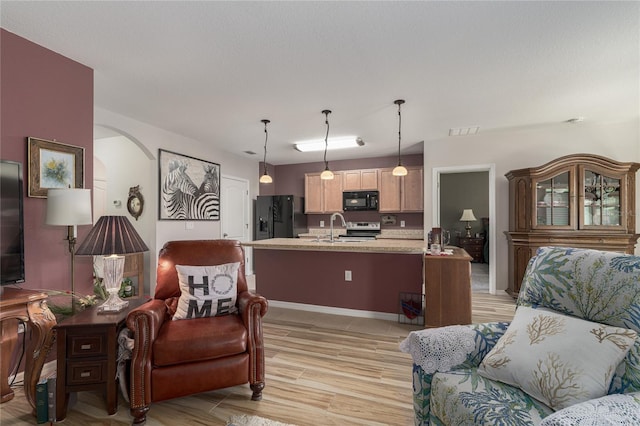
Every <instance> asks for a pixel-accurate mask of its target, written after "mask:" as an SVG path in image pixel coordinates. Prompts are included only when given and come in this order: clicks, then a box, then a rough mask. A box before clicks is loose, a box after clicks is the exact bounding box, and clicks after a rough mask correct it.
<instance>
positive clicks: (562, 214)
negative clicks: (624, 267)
mask: <svg viewBox="0 0 640 426" xmlns="http://www.w3.org/2000/svg"><path fill="white" fill-rule="evenodd" d="M639 168H640V164H638V163H621V162H618V161H615V160H611V159H608V158H605V157H601V156H597V155H589V154H576V155H568V156H565V157H561V158H558V159H556V160H554V161H551V162H550V163H547V164H545V165H543V166H540V167H535V168H529V169H520V170H513V171H510V172H509V173H507V174H506V177H507V179H508V180H509V232H508V233H507V238H508V240H509V270H510V273H509V275H510V276H509V289H508V290H507V291H508V292H509V293H511V294H512V295H513V296H517V294H518V292H519V289H520V281H521V280H522V277H523V276H524V269H525V268H526V265H527V263H528V261H529V259H530V258H531V257H532V256H533V255H534V254H535V251H536V250H537V248H538V247H541V246H544V245H559V246H565V247H582V248H594V249H600V250H612V251H620V252H626V253H633V252H634V248H635V244H636V242H637V239H638V235H637V234H636V233H635V177H636V171H637V170H638V169H639Z"/></svg>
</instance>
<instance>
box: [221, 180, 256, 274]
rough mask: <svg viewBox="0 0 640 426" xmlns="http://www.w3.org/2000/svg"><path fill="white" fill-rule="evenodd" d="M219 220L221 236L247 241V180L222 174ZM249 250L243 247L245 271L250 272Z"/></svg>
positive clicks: (248, 216)
mask: <svg viewBox="0 0 640 426" xmlns="http://www.w3.org/2000/svg"><path fill="white" fill-rule="evenodd" d="M220 191H221V193H220V204H221V206H220V209H221V211H220V222H221V224H220V225H221V227H222V238H225V239H230V240H238V241H249V238H250V237H249V220H250V215H249V181H248V180H246V179H240V178H235V177H231V176H222V185H221V187H220ZM250 255H251V250H250V248H249V247H245V265H246V272H247V273H250V269H251V270H252V266H251V263H250Z"/></svg>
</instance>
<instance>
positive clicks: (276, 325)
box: [0, 293, 515, 426]
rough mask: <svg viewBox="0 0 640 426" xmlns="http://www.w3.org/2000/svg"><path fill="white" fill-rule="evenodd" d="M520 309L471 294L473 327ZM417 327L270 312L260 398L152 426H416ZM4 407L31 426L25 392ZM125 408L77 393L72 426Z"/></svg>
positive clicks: (185, 405) (161, 414) (225, 398)
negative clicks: (257, 419) (250, 417)
mask: <svg viewBox="0 0 640 426" xmlns="http://www.w3.org/2000/svg"><path fill="white" fill-rule="evenodd" d="M514 310H515V303H514V301H513V299H512V298H511V297H509V296H508V295H507V294H505V293H502V294H501V295H498V296H491V295H489V294H486V293H473V321H474V322H486V321H503V320H505V321H508V320H510V319H511V318H512V317H513V313H514ZM415 329H419V327H416V326H409V325H406V324H399V323H397V322H393V321H384V320H376V319H365V318H354V317H346V316H338V315H330V314H323V313H312V312H305V311H297V310H290V309H283V308H271V309H270V310H269V312H268V314H267V316H266V317H265V321H264V336H265V342H266V349H267V350H266V371H267V380H266V387H265V390H264V397H263V400H262V401H260V402H254V401H251V399H250V397H251V390H250V389H249V387H248V385H245V386H236V387H233V388H229V389H225V390H221V391H216V392H207V393H202V394H199V395H194V396H190V397H185V398H179V399H174V400H170V401H165V402H160V403H156V404H152V405H151V409H150V411H149V414H148V417H147V418H148V421H147V425H149V426H152V425H176V424H180V425H226V421H227V419H228V418H229V417H230V416H231V415H233V414H255V415H258V416H261V417H266V418H270V419H272V420H277V421H280V422H284V423H292V424H296V425H299V426H306V425H310V426H311V425H313V426H316V425H327V426H329V425H341V426H344V425H394V426H395V425H398V426H403V425H406V426H409V425H413V406H412V390H411V389H412V384H411V366H412V362H411V357H410V356H409V355H407V354H404V353H402V352H400V351H399V349H398V344H399V343H400V342H401V341H402V340H403V339H404V338H405V337H406V336H407V334H408V333H409V332H410V331H411V330H415ZM15 390H16V397H15V398H14V399H13V400H12V401H9V402H7V403H5V404H1V405H0V424H1V425H2V426H14V425H16V426H17V425H33V424H35V423H36V422H35V418H34V417H33V416H32V415H31V412H30V407H29V406H28V404H27V402H26V399H25V398H24V393H23V391H22V388H21V387H16V388H15ZM130 422H131V417H130V415H129V409H128V404H127V402H126V401H124V399H123V398H122V397H120V402H119V409H118V412H117V413H116V414H115V415H113V416H109V415H107V413H106V411H105V404H104V402H103V398H102V395H101V394H100V393H99V392H80V393H78V394H77V402H76V403H75V404H74V405H73V406H72V407H71V408H70V409H69V412H68V415H67V418H66V420H65V421H64V422H63V423H62V424H64V425H67V426H76V425H77V426H87V425H92V426H93V425H105V426H106V425H127V424H130Z"/></svg>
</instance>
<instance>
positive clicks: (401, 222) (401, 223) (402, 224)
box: [400, 220, 404, 228]
mask: <svg viewBox="0 0 640 426" xmlns="http://www.w3.org/2000/svg"><path fill="white" fill-rule="evenodd" d="M400 228H404V220H401V221H400Z"/></svg>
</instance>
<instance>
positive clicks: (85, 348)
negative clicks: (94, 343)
mask: <svg viewBox="0 0 640 426" xmlns="http://www.w3.org/2000/svg"><path fill="white" fill-rule="evenodd" d="M80 349H82V350H83V351H88V350H89V349H91V345H80Z"/></svg>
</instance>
